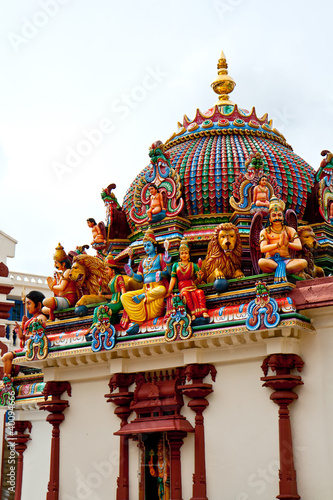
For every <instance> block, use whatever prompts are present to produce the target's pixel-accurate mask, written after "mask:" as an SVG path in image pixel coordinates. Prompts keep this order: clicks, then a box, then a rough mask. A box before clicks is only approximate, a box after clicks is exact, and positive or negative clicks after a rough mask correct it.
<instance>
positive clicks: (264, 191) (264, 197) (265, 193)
mask: <svg viewBox="0 0 333 500" xmlns="http://www.w3.org/2000/svg"><path fill="white" fill-rule="evenodd" d="M269 197H270V192H269V189H268V187H267V177H266V175H263V176H261V177H260V179H259V184H258V185H257V186H256V187H255V188H254V190H253V203H254V204H255V205H256V206H257V207H267V208H269Z"/></svg>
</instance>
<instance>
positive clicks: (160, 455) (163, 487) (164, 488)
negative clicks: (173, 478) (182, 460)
mask: <svg viewBox="0 0 333 500" xmlns="http://www.w3.org/2000/svg"><path fill="white" fill-rule="evenodd" d="M154 454H155V453H154V450H150V453H149V455H150V459H149V462H148V465H149V472H150V475H151V476H153V477H156V478H157V485H158V498H159V500H169V499H170V460H169V450H168V447H167V446H166V447H165V450H164V446H163V440H162V439H161V440H160V441H159V442H158V445H157V464H156V466H154Z"/></svg>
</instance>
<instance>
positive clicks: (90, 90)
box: [0, 0, 333, 275]
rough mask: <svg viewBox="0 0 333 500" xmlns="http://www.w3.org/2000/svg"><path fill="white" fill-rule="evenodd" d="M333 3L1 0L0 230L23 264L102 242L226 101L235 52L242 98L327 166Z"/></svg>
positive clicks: (31, 266) (46, 268)
mask: <svg viewBox="0 0 333 500" xmlns="http://www.w3.org/2000/svg"><path fill="white" fill-rule="evenodd" d="M332 14H333V7H332V3H331V2H328V1H327V0H325V1H323V0H317V2H316V3H313V2H312V1H310V0H292V1H290V0H280V1H279V2H272V1H267V0H205V1H204V0H177V1H174V0H168V1H166V0H140V1H138V0H122V1H115V0H24V2H22V0H11V2H7V1H5V0H1V1H0V64H1V78H0V186H1V191H0V192H1V196H0V230H2V231H3V232H5V233H7V234H9V235H10V236H11V237H13V238H15V239H16V240H17V241H18V243H17V245H16V254H15V258H13V259H9V260H8V262H7V264H8V266H9V268H10V269H11V270H12V271H17V272H27V273H33V274H40V275H52V274H53V258H52V256H53V253H54V248H55V247H56V246H57V244H58V242H61V244H62V245H63V246H64V247H65V250H66V251H69V250H73V249H75V247H76V245H83V244H86V243H88V244H89V243H90V241H91V230H90V229H89V228H88V227H87V225H86V219H87V218H88V217H93V218H95V219H96V220H97V221H99V220H104V219H105V209H104V204H103V202H102V200H101V198H100V192H101V190H102V188H105V187H106V186H108V185H109V184H110V183H112V182H113V183H115V184H116V185H117V188H116V190H115V194H116V196H117V198H118V201H119V202H120V204H121V203H122V200H123V197H124V195H125V192H126V190H127V188H128V187H129V185H130V183H131V182H132V180H133V179H134V178H135V176H136V175H137V174H138V173H139V172H140V171H141V170H142V169H143V168H144V167H145V166H146V165H147V164H148V163H149V157H148V148H149V146H150V145H151V144H152V143H153V142H154V141H156V140H162V141H163V142H164V141H166V140H167V139H168V138H169V137H170V136H171V135H172V133H173V132H175V131H176V130H177V122H181V121H182V119H183V115H184V114H186V115H187V116H188V117H189V118H193V117H194V115H195V111H196V109H197V108H199V109H200V110H201V111H202V112H205V111H206V110H208V109H209V108H211V107H212V106H213V105H214V104H215V102H216V95H215V94H214V92H213V91H212V89H211V87H210V84H211V82H212V81H213V80H214V78H215V76H216V74H217V71H216V64H217V61H218V58H219V56H220V53H221V50H223V51H224V53H225V55H226V57H227V62H228V65H229V68H228V71H229V74H230V75H231V76H232V77H233V78H234V80H235V82H236V88H235V90H234V92H233V93H232V94H231V100H232V101H234V102H235V103H237V104H238V105H239V106H240V107H242V108H245V109H247V110H251V109H252V107H253V106H254V107H255V108H256V110H257V114H258V116H260V117H261V116H262V115H264V114H265V113H268V116H269V118H272V119H273V124H274V126H275V127H276V128H277V129H278V130H280V131H281V132H282V133H283V134H284V136H285V137H286V139H287V142H288V143H289V144H291V146H292V147H293V149H294V151H295V153H296V154H298V155H299V156H301V157H302V158H304V160H306V161H307V162H308V163H309V164H310V165H311V166H312V167H313V168H314V169H316V170H317V169H318V167H319V164H320V161H321V159H322V157H321V156H320V152H321V151H322V150H323V149H328V150H330V149H331V150H332V148H333V144H332V142H333V134H332V124H333V85H332V81H333V65H332V62H331V61H332V45H333V42H332V36H331V31H332V27H331V22H332V17H333V16H332Z"/></svg>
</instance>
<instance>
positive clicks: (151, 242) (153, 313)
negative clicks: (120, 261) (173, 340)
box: [121, 228, 171, 334]
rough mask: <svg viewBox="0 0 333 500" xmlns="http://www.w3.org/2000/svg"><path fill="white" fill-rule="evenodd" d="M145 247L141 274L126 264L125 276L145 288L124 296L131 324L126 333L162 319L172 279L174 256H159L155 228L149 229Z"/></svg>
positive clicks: (146, 234) (140, 266) (123, 302)
mask: <svg viewBox="0 0 333 500" xmlns="http://www.w3.org/2000/svg"><path fill="white" fill-rule="evenodd" d="M143 247H144V250H145V252H146V255H147V257H145V258H144V259H142V261H141V262H140V264H139V267H138V272H137V273H134V271H133V269H132V268H131V266H130V265H126V267H125V271H126V274H127V275H128V276H130V277H132V278H134V279H135V280H136V281H139V282H142V283H143V288H141V289H140V290H134V291H131V292H126V293H124V294H123V295H122V296H121V302H122V304H123V306H124V309H125V311H126V313H127V315H128V317H129V319H130V321H131V323H132V324H131V325H130V327H129V329H128V330H127V334H130V333H138V332H139V325H140V324H141V323H143V322H144V321H147V320H149V319H153V318H157V317H159V316H162V314H163V312H164V297H165V296H166V293H167V287H168V282H167V279H166V278H168V277H169V276H170V271H171V269H170V267H171V257H170V256H169V255H168V254H167V253H165V254H164V255H162V254H159V253H157V241H156V238H155V235H154V232H153V230H152V229H150V228H149V229H148V230H147V231H146V233H145V235H144V238H143Z"/></svg>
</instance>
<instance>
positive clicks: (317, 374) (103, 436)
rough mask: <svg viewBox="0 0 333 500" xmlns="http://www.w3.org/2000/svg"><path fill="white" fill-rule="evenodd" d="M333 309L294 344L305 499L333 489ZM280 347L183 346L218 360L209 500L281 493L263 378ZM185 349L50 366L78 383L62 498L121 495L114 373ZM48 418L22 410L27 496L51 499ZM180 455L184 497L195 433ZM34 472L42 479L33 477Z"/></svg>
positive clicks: (148, 366)
mask: <svg viewBox="0 0 333 500" xmlns="http://www.w3.org/2000/svg"><path fill="white" fill-rule="evenodd" d="M332 309H333V308H330V309H327V310H326V311H318V312H317V313H315V312H314V311H312V312H311V315H312V317H313V322H314V325H315V327H316V328H317V333H310V332H304V333H302V336H301V340H300V342H298V341H297V342H295V343H294V345H295V346H296V348H297V349H298V348H299V353H300V354H301V356H302V357H303V359H304V361H305V366H304V369H303V371H302V373H301V376H302V379H303V381H304V385H303V386H301V387H299V388H297V389H296V392H297V393H298V394H299V399H298V400H297V401H295V402H294V403H293V404H292V405H290V414H291V425H292V432H293V443H294V457H295V468H296V471H297V479H298V490H299V494H300V495H301V497H302V500H313V499H317V498H318V500H319V499H320V500H321V499H324V498H325V499H326V498H330V496H331V492H332V491H333V478H332V474H331V471H332V466H333V444H332V443H333V429H332V424H331V422H332V414H333V394H332V383H333V361H332V353H333V320H332V319H331V318H333V314H332V312H333V310H332ZM271 341H272V342H271ZM298 344H299V345H298ZM277 345H278V343H277V339H269V340H267V342H266V344H263V343H261V345H257V346H253V347H251V346H250V347H247V346H246V345H245V346H230V347H226V348H223V349H214V348H212V349H202V350H200V349H198V348H195V349H193V350H192V349H187V350H186V353H185V354H186V360H187V361H188V362H191V361H192V357H193V362H195V359H196V356H197V359H198V361H199V362H200V356H204V359H203V361H204V362H212V363H214V365H215V367H216V369H217V377H216V382H211V380H210V375H209V376H208V377H207V378H206V379H205V382H206V383H212V385H213V390H214V392H213V393H212V394H211V395H209V396H208V398H207V400H208V401H209V406H208V408H207V409H206V410H205V411H204V414H203V416H204V421H205V441H206V473H207V496H208V498H209V499H210V500H215V499H221V500H254V499H255V500H261V499H262V500H267V498H275V496H276V495H277V494H278V489H279V487H278V468H279V438H278V406H277V405H276V404H274V403H273V401H271V400H270V395H271V393H272V390H271V389H268V388H263V387H262V381H261V380H260V377H261V376H263V373H262V370H261V364H262V361H263V359H264V357H265V354H264V353H265V352H266V353H269V352H274V349H275V346H277ZM273 346H274V348H273ZM297 346H298V347H297ZM297 349H296V350H297ZM192 351H193V352H192ZM185 354H184V356H185ZM179 355H180V354H179ZM179 355H175V356H173V355H172V356H170V357H168V356H147V357H144V358H141V357H138V358H135V359H133V364H132V363H131V361H132V360H126V362H125V361H124V366H123V361H122V360H121V359H118V360H112V361H111V362H110V364H109V363H95V364H91V365H86V366H73V367H72V368H69V367H67V368H65V367H64V368H49V369H46V370H45V371H44V372H45V380H68V381H69V382H70V383H71V386H72V397H68V395H67V393H64V394H63V396H62V398H63V399H68V401H69V403H70V407H69V408H68V409H67V410H65V413H64V414H65V421H64V422H63V423H62V424H61V426H60V435H61V443H60V447H61V451H60V499H61V500H80V499H88V500H104V499H105V500H106V499H108V500H109V499H110V500H113V499H115V498H116V484H117V476H118V453H119V440H120V438H119V437H118V436H114V435H113V433H114V432H115V431H117V430H118V429H119V427H120V419H119V418H118V417H116V416H115V415H114V409H115V405H113V404H112V403H107V402H106V398H105V397H104V395H105V394H107V393H108V392H109V387H108V382H109V379H110V376H111V375H112V373H113V372H114V371H121V368H122V367H123V368H126V369H124V371H132V370H133V371H141V370H142V369H143V367H144V370H145V371H150V370H157V369H158V367H159V366H160V367H161V368H162V367H163V368H170V367H171V368H174V367H175V366H177V364H178V363H179V361H181V359H180V358H179ZM266 355H267V354H266ZM114 361H116V362H114ZM180 364H181V363H180ZM118 365H119V366H118ZM162 365H163V366H162ZM131 389H132V390H133V389H134V386H132V387H131ZM188 401H189V400H188V398H186V397H185V398H184V403H185V404H184V407H183V408H182V414H183V415H184V416H185V417H186V418H187V419H188V420H189V422H191V424H192V425H193V426H194V416H195V415H194V412H193V411H192V410H191V409H190V408H188V406H187V403H188ZM134 416H135V414H134V413H133V414H132V415H131V416H130V420H132V419H133V418H134ZM46 417H47V412H44V411H43V412H42V411H38V410H36V411H33V412H28V411H25V412H21V416H20V418H21V419H25V420H32V424H33V429H32V434H31V437H32V441H30V442H29V443H28V448H27V450H26V452H25V454H24V477H23V496H22V500H30V499H31V498H45V493H46V490H47V482H48V477H49V456H50V444H51V432H52V426H51V425H50V424H48V423H47V422H45V419H46ZM129 454H130V459H129V474H130V500H138V494H139V493H138V483H139V477H138V474H139V472H140V463H139V455H140V454H139V450H138V448H137V443H136V442H134V441H132V440H130V453H129ZM181 456H182V488H183V499H184V500H188V499H189V498H191V496H192V475H193V472H194V436H193V435H188V436H187V437H186V438H185V439H184V444H183V446H182V448H181ZM40 471H42V473H40ZM37 475H38V477H39V478H41V479H40V480H39V481H38V482H37V481H31V478H32V477H36V476H37ZM37 490H38V491H37Z"/></svg>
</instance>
